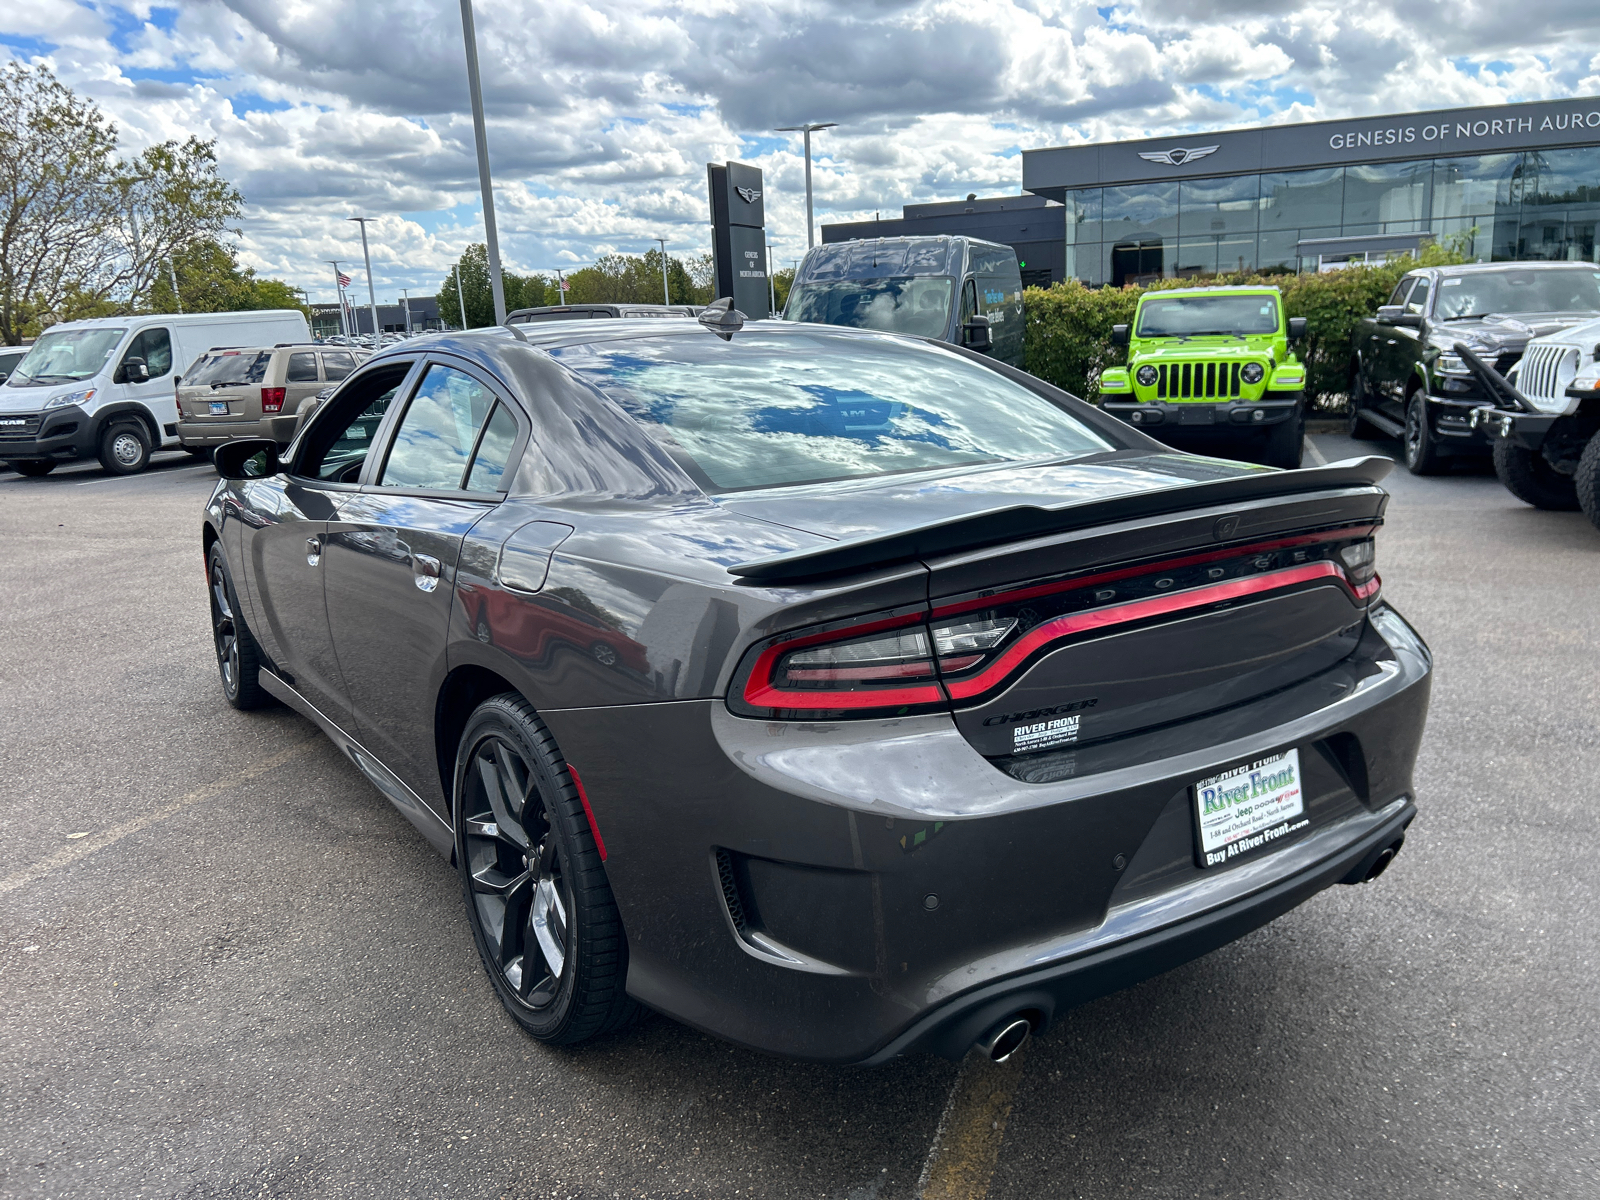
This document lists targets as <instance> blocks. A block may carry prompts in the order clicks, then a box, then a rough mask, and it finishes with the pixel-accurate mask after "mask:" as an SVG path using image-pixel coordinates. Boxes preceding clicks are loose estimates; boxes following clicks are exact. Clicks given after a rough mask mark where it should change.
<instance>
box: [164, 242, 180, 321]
mask: <svg viewBox="0 0 1600 1200" xmlns="http://www.w3.org/2000/svg"><path fill="white" fill-rule="evenodd" d="M167 271H168V272H169V273H170V274H171V276H172V303H173V304H174V305H175V306H176V307H177V309H178V315H179V316H180V317H181V316H183V297H182V296H180V295H178V268H177V267H176V266H175V265H174V264H173V261H172V256H171V255H170V254H169V255H168V256H167Z"/></svg>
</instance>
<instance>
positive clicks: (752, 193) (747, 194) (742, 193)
mask: <svg viewBox="0 0 1600 1200" xmlns="http://www.w3.org/2000/svg"><path fill="white" fill-rule="evenodd" d="M1213 148H1214V147H1213ZM733 190H734V191H736V192H738V193H739V199H741V200H743V201H744V202H745V203H746V204H754V203H755V202H756V201H757V200H759V199H761V189H760V188H745V187H736V188H734V189H733Z"/></svg>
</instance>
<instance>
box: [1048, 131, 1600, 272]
mask: <svg viewBox="0 0 1600 1200" xmlns="http://www.w3.org/2000/svg"><path fill="white" fill-rule="evenodd" d="M1066 207H1067V213H1066V224H1067V247H1066V249H1067V261H1066V273H1067V275H1069V276H1072V277H1075V278H1077V279H1080V280H1082V281H1083V282H1084V283H1087V284H1094V285H1099V284H1111V285H1113V286H1120V285H1122V284H1125V283H1137V282H1142V281H1148V280H1150V279H1156V278H1171V277H1173V276H1180V277H1187V276H1203V275H1212V274H1217V273H1219V272H1226V271H1240V270H1282V271H1294V270H1298V269H1300V268H1301V266H1303V265H1310V266H1314V265H1315V264H1314V263H1310V264H1302V263H1301V262H1300V260H1299V258H1298V257H1297V255H1296V253H1295V244H1296V243H1297V242H1299V241H1301V240H1303V239H1309V238H1333V237H1355V236H1358V235H1362V234H1378V233H1420V232H1432V234H1433V235H1434V237H1435V238H1436V239H1437V240H1438V241H1441V242H1443V241H1445V240H1446V239H1448V238H1451V237H1453V236H1460V235H1462V234H1465V233H1467V232H1468V231H1473V232H1472V242H1471V246H1470V253H1471V255H1472V257H1475V258H1479V259H1483V260H1485V261H1488V260H1494V259H1542V260H1551V261H1563V260H1564V261H1573V260H1581V261H1585V262H1600V244H1597V242H1596V238H1595V226H1596V224H1597V223H1600V146H1583V147H1578V148H1575V149H1566V150H1529V151H1525V152H1519V153H1515V154H1483V155H1476V156H1472V157H1466V158H1436V159H1426V158H1425V159H1418V160H1416V161H1414V162H1402V163H1373V164H1367V165H1357V166H1348V167H1326V168H1319V169H1316V170H1310V171H1282V172H1273V173H1264V174H1258V175H1238V176H1234V177H1232V178H1226V179H1195V180H1185V181H1183V182H1181V183H1179V182H1160V183H1139V184H1128V185H1124V186H1119V187H1092V188H1082V189H1079V190H1077V191H1073V192H1068V193H1067V194H1066Z"/></svg>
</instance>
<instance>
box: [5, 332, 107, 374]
mask: <svg viewBox="0 0 1600 1200" xmlns="http://www.w3.org/2000/svg"><path fill="white" fill-rule="evenodd" d="M127 332H128V331H127V330H126V329H57V330H52V331H50V332H49V333H46V334H43V335H41V336H40V338H39V340H38V341H37V342H35V343H34V344H33V347H32V348H31V349H30V350H29V351H28V354H27V357H25V358H24V359H23V360H22V361H21V362H20V363H18V364H17V369H16V370H15V371H13V372H12V374H11V378H10V379H8V380H6V382H7V383H8V384H9V385H10V386H12V387H29V386H35V387H37V386H43V385H44V384H48V383H74V382H76V381H77V380H80V379H89V378H91V377H92V376H94V375H97V374H98V373H99V371H100V368H101V367H103V366H104V365H105V362H106V359H108V358H110V357H111V352H112V351H113V350H115V349H116V348H117V343H118V342H120V341H122V335H123V334H125V333H127Z"/></svg>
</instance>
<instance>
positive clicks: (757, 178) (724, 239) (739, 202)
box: [706, 162, 771, 317]
mask: <svg viewBox="0 0 1600 1200" xmlns="http://www.w3.org/2000/svg"><path fill="white" fill-rule="evenodd" d="M706 176H707V178H708V179H709V181H710V184H711V257H712V261H713V262H714V263H715V265H716V284H717V289H716V290H717V294H716V296H715V297H713V298H714V299H717V300H720V299H722V298H723V297H724V296H732V297H733V306H734V307H735V308H737V309H738V310H739V311H740V312H742V313H744V315H745V316H747V317H764V316H766V315H767V314H768V311H769V309H770V307H771V302H770V298H771V293H770V292H769V291H768V290H767V235H766V229H765V225H766V206H765V205H764V204H763V203H762V195H761V192H762V188H761V168H760V167H750V166H746V165H745V164H744V163H736V162H731V163H707V164H706Z"/></svg>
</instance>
